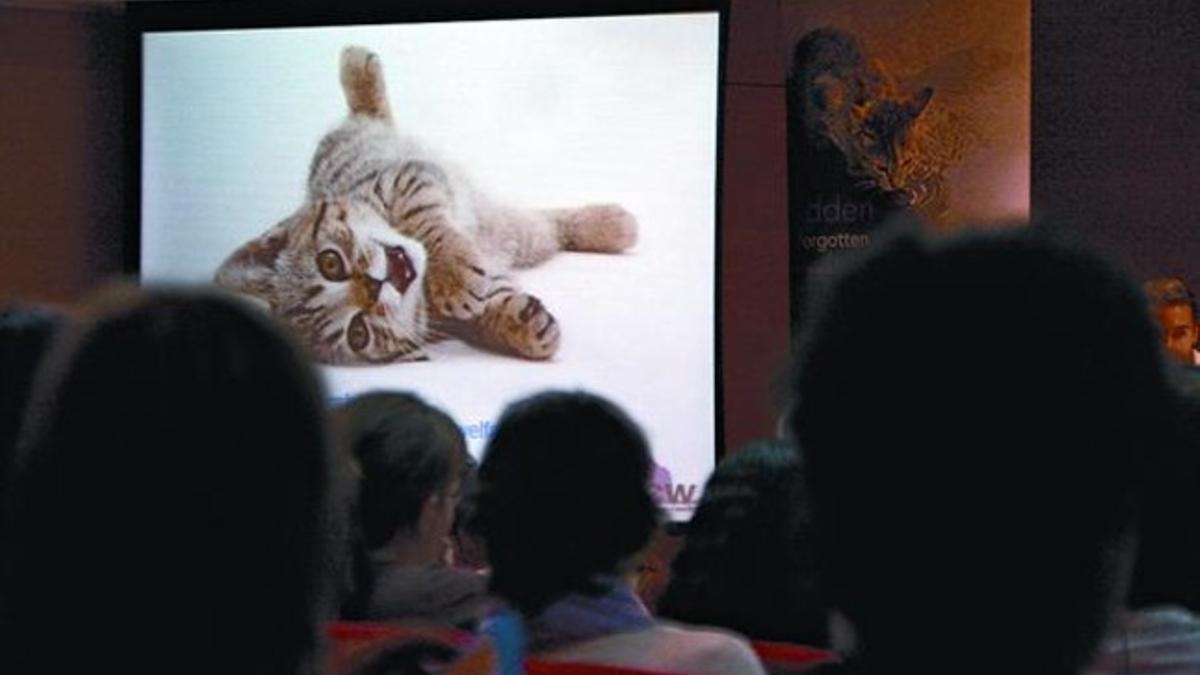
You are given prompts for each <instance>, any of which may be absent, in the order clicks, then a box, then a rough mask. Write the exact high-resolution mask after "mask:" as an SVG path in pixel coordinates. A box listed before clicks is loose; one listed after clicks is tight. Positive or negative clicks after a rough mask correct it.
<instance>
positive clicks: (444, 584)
mask: <svg viewBox="0 0 1200 675" xmlns="http://www.w3.org/2000/svg"><path fill="white" fill-rule="evenodd" d="M337 418H338V421H339V423H340V425H339V426H340V431H341V436H342V442H343V444H344V446H345V448H346V449H347V450H348V451H349V453H350V455H351V456H352V458H353V460H354V462H355V463H356V464H357V469H358V470H357V475H358V489H357V490H356V493H357V495H356V499H355V503H356V508H355V509H354V512H353V514H352V519H353V523H354V528H353V529H354V530H356V534H355V537H354V538H355V539H356V540H357V546H358V548H359V549H360V550H359V551H358V558H359V559H358V561H357V562H356V565H355V568H356V572H355V575H354V576H355V583H354V590H353V592H352V593H351V595H350V597H349V599H348V601H347V602H346V603H344V604H343V611H342V615H343V618H347V619H366V620H374V621H380V620H400V621H412V622H426V623H434V624H443V625H452V626H458V627H473V626H474V625H475V623H476V622H477V621H478V619H479V615H480V611H481V607H482V601H483V598H484V594H485V591H486V585H487V584H486V580H485V578H484V577H483V576H481V575H479V574H477V573H475V572H472V571H468V570H461V569H456V568H454V567H450V566H448V565H446V561H445V558H446V555H447V553H448V551H449V549H448V546H449V541H448V538H449V535H450V527H451V525H452V523H453V521H454V516H455V507H456V505H457V503H458V498H459V495H460V492H461V490H462V488H463V480H464V477H465V474H466V471H467V469H468V467H469V466H470V456H469V455H468V454H467V446H466V441H465V440H464V439H463V435H462V432H461V431H460V430H459V428H458V425H456V424H455V423H454V420H452V419H450V417H449V416H448V415H446V413H444V412H442V411H441V410H438V409H437V408H434V407H433V406H431V405H429V404H427V403H425V402H424V401H422V400H421V399H420V398H418V397H416V396H414V395H412V394H401V393H385V392H377V393H371V394H365V395H363V396H359V397H358V398H356V399H354V400H353V401H352V402H350V403H349V404H348V405H346V406H344V407H343V408H341V409H340V410H339V411H338V416H337Z"/></svg>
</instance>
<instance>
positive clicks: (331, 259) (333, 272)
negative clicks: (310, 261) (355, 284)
mask: <svg viewBox="0 0 1200 675" xmlns="http://www.w3.org/2000/svg"><path fill="white" fill-rule="evenodd" d="M317 271H318V272H320V273H321V276H323V277H325V278H326V279H328V280H330V281H345V280H346V279H347V278H349V275H348V274H346V264H345V263H343V262H342V256H340V255H338V253H337V251H334V250H332V249H325V250H324V251H321V252H320V253H318V254H317Z"/></svg>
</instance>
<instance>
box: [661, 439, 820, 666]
mask: <svg viewBox="0 0 1200 675" xmlns="http://www.w3.org/2000/svg"><path fill="white" fill-rule="evenodd" d="M811 529H812V523H811V514H810V512H809V505H808V494H807V490H806V489H805V486H804V480H803V474H802V471H801V462H800V455H799V453H797V452H796V450H795V449H794V448H793V447H792V446H791V445H789V444H787V443H785V442H783V441H757V442H755V443H752V444H750V445H747V446H745V447H744V448H742V449H740V450H738V451H737V452H735V453H733V454H732V455H730V456H729V457H726V458H725V459H724V460H722V462H721V463H720V464H719V465H717V468H716V471H714V472H713V474H712V476H711V477H710V478H709V479H708V482H707V484H705V486H704V495H703V497H701V499H700V505H699V506H698V507H697V508H696V513H695V515H693V516H692V520H691V522H690V523H688V525H687V530H686V538H685V539H684V544H683V548H682V549H681V550H680V552H679V554H678V555H677V556H676V557H675V560H674V561H673V562H672V564H671V581H670V584H669V585H668V586H667V590H666V591H665V593H664V594H663V597H662V599H661V600H659V604H658V613H659V615H661V616H664V617H668V618H672V619H677V620H679V621H684V622H688V623H697V624H706V625H713V626H723V627H725V628H729V629H732V630H735V631H737V632H739V633H741V634H743V635H746V636H748V637H750V638H752V639H758V640H775V641H781V642H796V643H803V644H810V645H823V644H825V643H826V642H827V630H826V607H825V605H824V601H823V599H822V598H821V595H820V591H819V590H818V585H817V580H816V569H815V562H814V560H813V557H812V546H813V541H812V532H811Z"/></svg>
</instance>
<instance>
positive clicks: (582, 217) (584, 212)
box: [558, 204, 638, 253]
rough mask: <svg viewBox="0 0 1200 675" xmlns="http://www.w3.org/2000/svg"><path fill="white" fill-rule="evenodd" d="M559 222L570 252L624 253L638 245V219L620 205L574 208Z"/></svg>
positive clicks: (591, 205) (560, 216)
mask: <svg viewBox="0 0 1200 675" xmlns="http://www.w3.org/2000/svg"><path fill="white" fill-rule="evenodd" d="M558 222H559V227H560V232H561V236H562V242H563V248H565V249H567V250H570V251H593V252H597V253H620V252H621V251H625V250H627V249H629V248H630V247H632V246H633V245H634V244H636V243H637V233H638V222H637V218H634V217H633V214H632V213H630V212H629V211H626V210H625V209H624V208H623V207H621V206H619V205H617V204H589V205H587V206H584V207H581V208H578V209H570V210H568V211H565V212H563V213H561V214H560V215H559V218H558Z"/></svg>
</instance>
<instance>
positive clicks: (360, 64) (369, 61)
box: [341, 47, 392, 122]
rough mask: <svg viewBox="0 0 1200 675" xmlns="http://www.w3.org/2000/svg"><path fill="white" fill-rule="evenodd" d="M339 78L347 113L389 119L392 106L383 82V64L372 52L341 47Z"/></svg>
mask: <svg viewBox="0 0 1200 675" xmlns="http://www.w3.org/2000/svg"><path fill="white" fill-rule="evenodd" d="M341 80H342V91H343V92H345V94H346V105H347V106H349V107H350V114H352V115H366V116H367V117H374V118H377V119H380V120H383V121H385V122H391V121H392V109H391V106H389V105H388V100H387V88H386V87H385V86H384V82H383V64H381V63H380V62H379V57H378V56H376V55H375V53H374V52H372V51H370V50H368V49H364V48H362V47H346V48H345V49H343V50H342V62H341Z"/></svg>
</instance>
